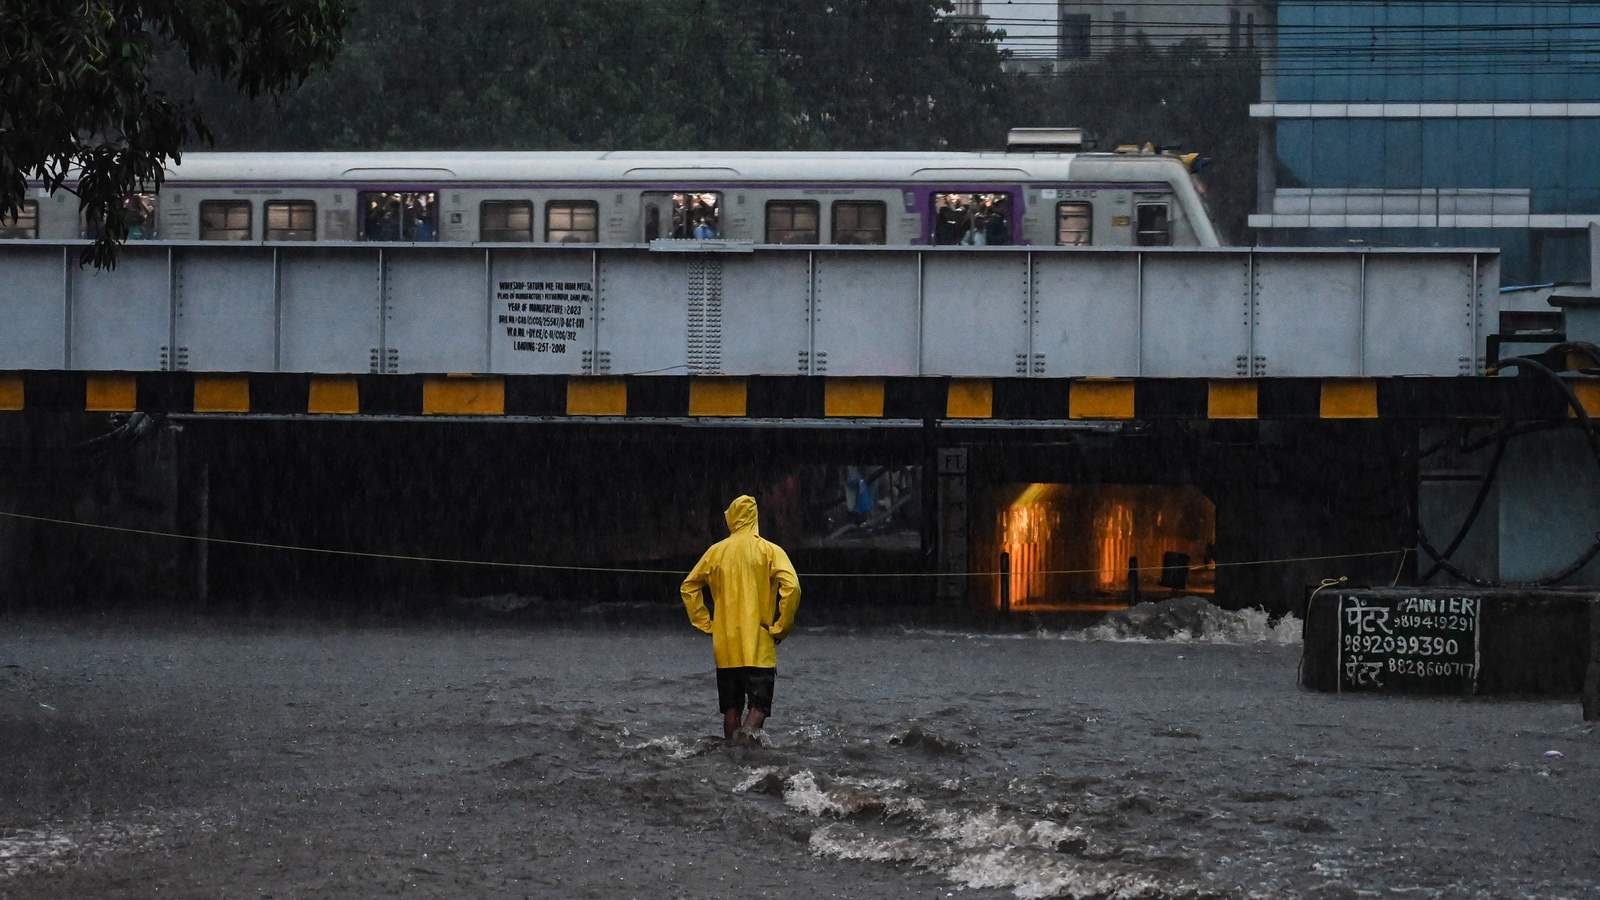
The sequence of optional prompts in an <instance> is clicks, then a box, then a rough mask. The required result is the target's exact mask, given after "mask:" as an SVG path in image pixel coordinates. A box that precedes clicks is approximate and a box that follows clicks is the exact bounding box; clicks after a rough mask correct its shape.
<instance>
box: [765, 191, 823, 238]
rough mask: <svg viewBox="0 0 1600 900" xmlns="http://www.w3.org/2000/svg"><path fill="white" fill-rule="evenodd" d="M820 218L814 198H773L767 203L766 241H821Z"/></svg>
mask: <svg viewBox="0 0 1600 900" xmlns="http://www.w3.org/2000/svg"><path fill="white" fill-rule="evenodd" d="M820 220H821V215H820V214H819V207H818V206H817V201H815V200H773V201H771V202H769V203H768V204H767V243H769V244H817V243H821V241H822V234H821V224H820Z"/></svg>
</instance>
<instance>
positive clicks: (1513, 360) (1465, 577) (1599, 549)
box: [1417, 341, 1600, 588]
mask: <svg viewBox="0 0 1600 900" xmlns="http://www.w3.org/2000/svg"><path fill="white" fill-rule="evenodd" d="M1557 349H1560V350H1562V351H1563V352H1568V351H1577V352H1581V353H1583V354H1585V355H1587V356H1589V357H1590V358H1591V359H1593V360H1594V361H1595V362H1596V363H1600V349H1597V348H1596V347H1595V345H1593V344H1589V343H1585V342H1578V341H1574V342H1569V343H1567V344H1558V345H1556V347H1552V348H1551V349H1550V350H1547V351H1545V352H1546V353H1550V352H1553V351H1555V350H1557ZM1498 366H1499V367H1500V368H1526V369H1531V370H1532V371H1535V372H1538V373H1539V374H1541V375H1544V376H1545V377H1546V378H1549V379H1550V380H1551V381H1553V382H1555V384H1556V387H1557V388H1559V389H1560V391H1561V393H1562V395H1563V396H1564V397H1565V398H1566V401H1567V407H1568V408H1569V409H1571V410H1572V413H1573V415H1574V416H1575V417H1576V418H1577V420H1578V427H1579V428H1581V429H1583V433H1584V437H1585V438H1586V439H1587V440H1588V443H1589V452H1590V454H1591V455H1592V456H1593V457H1594V460H1595V465H1596V466H1597V467H1600V435H1597V434H1596V433H1595V427H1594V420H1593V419H1592V418H1590V416H1589V412H1588V410H1586V409H1584V408H1583V403H1582V401H1580V400H1579V399H1578V395H1577V394H1576V393H1574V392H1573V390H1572V386H1571V385H1569V384H1567V382H1566V381H1564V380H1563V379H1562V378H1561V376H1560V375H1557V374H1556V372H1555V370H1553V369H1551V368H1550V367H1549V366H1547V365H1545V364H1544V363H1542V362H1540V361H1538V360H1536V359H1529V358H1528V357H1526V356H1510V357H1507V358H1505V359H1502V360H1500V362H1499V363H1498ZM1540 424H1541V425H1544V424H1545V423H1540ZM1550 427H1555V426H1554V425H1551V426H1550ZM1541 430H1544V429H1543V428H1542V427H1541V428H1508V429H1504V430H1503V431H1501V432H1499V433H1498V434H1497V435H1496V436H1494V437H1493V438H1485V439H1484V440H1491V439H1493V440H1496V441H1497V445H1496V448H1495V458H1494V461H1493V462H1491V463H1490V465H1489V470H1488V471H1487V472H1486V473H1485V475H1484V479H1483V485H1482V486H1480V487H1479V489H1478V497H1477V500H1476V501H1475V502H1474V503H1473V505H1472V511H1471V512H1470V513H1468V515H1467V520H1466V521H1465V522H1464V523H1462V526H1461V530H1460V531H1459V532H1457V534H1456V536H1455V539H1454V540H1452V541H1451V542H1450V545H1449V546H1448V547H1446V548H1445V551H1444V552H1443V553H1440V552H1439V550H1438V549H1437V548H1436V547H1434V546H1433V543H1432V542H1431V541H1429V540H1428V536H1427V534H1426V533H1425V532H1424V531H1423V529H1422V524H1421V523H1420V522H1419V523H1418V524H1417V546H1418V547H1420V548H1421V549H1422V551H1423V552H1425V553H1427V554H1428V555H1429V556H1431V557H1433V561H1434V564H1433V566H1432V568H1430V569H1429V570H1428V574H1427V575H1424V576H1423V577H1422V580H1423V581H1427V580H1428V579H1429V578H1432V577H1433V576H1434V575H1436V574H1437V573H1438V572H1439V570H1441V569H1442V570H1444V571H1445V572H1448V573H1449V574H1450V575H1451V576H1453V577H1455V578H1457V579H1459V580H1461V581H1465V582H1467V583H1468V584H1474V585H1477V586H1478V587H1490V588H1493V587H1547V586H1549V585H1553V584H1556V583H1557V582H1561V581H1565V580H1566V579H1568V578H1570V577H1572V576H1573V575H1574V574H1576V573H1577V572H1578V571H1579V570H1580V569H1582V568H1583V567H1584V566H1587V565H1588V564H1589V563H1590V562H1592V561H1593V560H1594V558H1595V557H1596V556H1597V555H1600V534H1597V535H1595V540H1594V542H1593V543H1591V544H1590V545H1589V548H1588V549H1587V550H1585V551H1583V552H1582V553H1580V554H1578V558H1577V559H1575V560H1573V561H1572V562H1571V563H1569V564H1567V565H1566V566H1563V567H1562V568H1561V570H1560V571H1558V572H1555V573H1553V574H1551V575H1546V576H1545V577H1543V578H1537V579H1534V580H1532V581H1523V582H1513V583H1508V582H1502V581H1496V580H1493V579H1488V578H1481V577H1479V576H1476V575H1472V574H1470V573H1468V572H1466V571H1464V570H1463V569H1461V568H1460V567H1459V566H1457V565H1455V564H1454V563H1452V562H1450V555H1451V554H1453V553H1455V551H1456V550H1457V549H1458V548H1459V547H1460V546H1461V542H1462V540H1464V539H1465V538H1466V534H1467V531H1468V530H1470V529H1471V527H1472V523H1473V522H1474V521H1475V520H1476V519H1477V516H1478V512H1479V511H1480V510H1481V509H1482V508H1483V502H1484V499H1485V498H1486V497H1487V496H1488V493H1489V485H1490V484H1491V482H1492V481H1493V479H1494V476H1495V474H1496V472H1497V470H1498V469H1499V466H1500V460H1501V458H1502V457H1503V456H1504V454H1505V447H1506V442H1507V441H1509V440H1510V439H1511V438H1512V437H1514V436H1516V435H1517V434H1526V433H1531V432H1532V431H1541ZM1441 446H1442V445H1441ZM1436 449H1437V448H1436Z"/></svg>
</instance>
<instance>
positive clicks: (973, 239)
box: [933, 193, 1011, 247]
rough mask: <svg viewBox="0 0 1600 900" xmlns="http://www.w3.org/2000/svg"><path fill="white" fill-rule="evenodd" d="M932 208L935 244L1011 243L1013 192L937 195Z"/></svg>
mask: <svg viewBox="0 0 1600 900" xmlns="http://www.w3.org/2000/svg"><path fill="white" fill-rule="evenodd" d="M933 208H934V222H933V242H934V243H935V244H944V245H952V244H966V245H968V246H976V247H982V246H985V245H999V244H1009V243H1011V195H1010V194H1000V193H995V194H934V195H933Z"/></svg>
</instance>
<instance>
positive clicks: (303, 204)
mask: <svg viewBox="0 0 1600 900" xmlns="http://www.w3.org/2000/svg"><path fill="white" fill-rule="evenodd" d="M266 214H267V240H269V241H314V240H316V239H317V205H316V204H315V203H312V202H311V201H310V200H268V201H267V207H266Z"/></svg>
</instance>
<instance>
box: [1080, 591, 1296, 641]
mask: <svg viewBox="0 0 1600 900" xmlns="http://www.w3.org/2000/svg"><path fill="white" fill-rule="evenodd" d="M1301 624H1302V623H1301V621H1300V619H1299V618H1297V617H1295V616H1292V615H1290V616H1284V617H1282V618H1281V619H1278V620H1276V621H1274V620H1273V619H1272V617H1271V616H1269V615H1268V614H1267V613H1266V612H1265V611H1264V610H1259V609H1239V610H1228V609H1221V608H1219V607H1217V606H1214V605H1212V604H1210V603H1208V602H1206V601H1205V600H1204V599H1202V598H1200V597H1176V598H1173V599H1171V600H1162V601H1160V602H1157V603H1140V604H1138V605H1136V606H1132V607H1129V608H1128V609H1125V610H1118V611H1116V612H1112V613H1108V614H1107V615H1106V617H1105V618H1104V619H1101V620H1100V622H1099V624H1097V625H1093V626H1091V627H1089V628H1086V629H1084V630H1083V631H1082V632H1080V633H1079V634H1078V635H1077V637H1079V638H1081V639H1082V640H1089V641H1168V642H1173V643H1195V644H1285V645H1289V644H1298V643H1300V633H1301Z"/></svg>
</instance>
